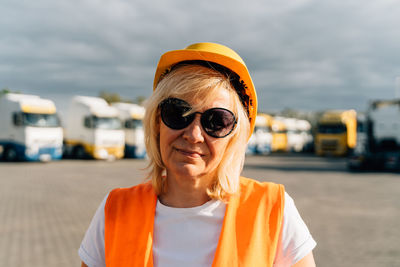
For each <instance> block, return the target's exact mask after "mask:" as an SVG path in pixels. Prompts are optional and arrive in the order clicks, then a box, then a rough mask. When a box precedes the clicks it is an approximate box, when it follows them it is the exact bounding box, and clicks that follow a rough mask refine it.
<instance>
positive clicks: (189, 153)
mask: <svg viewBox="0 0 400 267" xmlns="http://www.w3.org/2000/svg"><path fill="white" fill-rule="evenodd" d="M176 150H177V151H178V152H179V153H181V154H183V155H185V156H188V157H193V158H199V157H202V156H204V155H203V154H202V153H200V152H197V151H192V150H186V149H179V148H176Z"/></svg>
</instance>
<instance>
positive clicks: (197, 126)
mask: <svg viewBox="0 0 400 267" xmlns="http://www.w3.org/2000/svg"><path fill="white" fill-rule="evenodd" d="M183 137H184V138H185V139H186V140H188V141H189V142H191V143H200V142H204V135H203V129H202V127H201V123H200V114H196V117H195V119H194V120H193V122H192V123H191V124H190V125H189V126H188V127H186V128H185V129H184V131H183Z"/></svg>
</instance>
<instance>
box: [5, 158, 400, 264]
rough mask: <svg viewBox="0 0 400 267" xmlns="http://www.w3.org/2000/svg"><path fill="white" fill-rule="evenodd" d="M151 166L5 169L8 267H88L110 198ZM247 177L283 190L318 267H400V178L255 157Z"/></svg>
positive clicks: (334, 162) (340, 164) (313, 161)
mask: <svg viewBox="0 0 400 267" xmlns="http://www.w3.org/2000/svg"><path fill="white" fill-rule="evenodd" d="M145 167H146V163H145V161H143V160H121V161H116V162H102V161H73V160H71V161H59V162H50V163H47V164H41V163H0V266H43V267H47V266H80V260H79V258H78V255H77V249H78V247H79V245H80V242H81V239H82V237H83V235H84V232H85V230H86V228H87V227H88V225H89V222H90V220H91V217H92V216H93V214H94V212H95V210H96V208H97V206H98V205H99V204H100V202H101V200H102V199H103V197H104V196H105V195H106V194H107V192H108V191H109V190H111V189H112V188H115V187H124V186H130V185H134V184H137V183H139V182H140V181H142V180H143V178H144V177H145V173H146V172H145V170H144V168H145ZM244 175H245V176H248V177H253V178H256V179H259V180H265V181H267V180H268V181H274V182H279V183H283V184H285V186H286V190H287V191H288V192H289V194H290V195H291V196H292V197H293V198H294V199H295V202H296V205H297V207H298V209H299V210H300V212H301V214H302V216H303V219H304V220H305V221H306V223H307V224H308V226H309V228H310V231H311V232H312V234H313V236H314V238H315V239H316V240H317V242H318V246H317V248H316V250H315V251H314V254H315V258H316V261H317V265H318V266H328V267H329V266H352V267H354V266H355V267H357V266H363V267H365V266H400V246H399V240H400V230H399V222H400V197H399V196H400V175H399V174H395V173H349V172H347V170H346V168H345V162H344V161H343V160H342V159H321V158H317V157H312V156H305V157H298V156H296V157H293V156H270V157H249V158H248V159H247V160H246V166H245V170H244Z"/></svg>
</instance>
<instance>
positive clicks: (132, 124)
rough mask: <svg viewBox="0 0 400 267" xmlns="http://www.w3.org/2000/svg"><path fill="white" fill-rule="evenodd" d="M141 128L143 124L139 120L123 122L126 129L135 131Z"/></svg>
mask: <svg viewBox="0 0 400 267" xmlns="http://www.w3.org/2000/svg"><path fill="white" fill-rule="evenodd" d="M141 127H143V123H142V121H141V120H137V119H129V120H126V121H125V128H126V129H137V128H141Z"/></svg>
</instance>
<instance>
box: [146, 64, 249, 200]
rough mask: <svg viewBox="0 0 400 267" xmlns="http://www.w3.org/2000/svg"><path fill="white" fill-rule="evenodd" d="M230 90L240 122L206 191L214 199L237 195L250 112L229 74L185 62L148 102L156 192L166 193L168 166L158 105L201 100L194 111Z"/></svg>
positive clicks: (149, 144) (149, 145) (149, 151)
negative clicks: (162, 150) (173, 99)
mask: <svg viewBox="0 0 400 267" xmlns="http://www.w3.org/2000/svg"><path fill="white" fill-rule="evenodd" d="M221 89H222V90H227V91H228V92H229V93H230V96H231V100H232V101H233V102H232V106H233V110H232V112H233V113H234V114H235V116H236V118H237V124H236V127H235V129H234V130H233V132H232V133H231V134H230V135H228V136H227V137H225V138H230V140H229V142H228V145H227V147H226V150H225V154H224V156H223V157H222V160H221V162H220V163H219V165H218V166H217V170H216V177H215V178H216V179H215V180H214V182H213V183H212V185H211V186H210V187H209V188H208V190H207V194H208V195H209V197H210V198H212V199H220V200H224V199H225V197H226V196H227V195H232V194H235V193H236V192H237V191H238V188H239V176H240V173H241V172H242V169H243V164H244V158H245V151H246V143H247V139H248V135H249V132H250V123H249V119H248V116H247V112H246V110H245V109H244V107H243V105H242V104H241V100H240V98H239V96H238V94H237V93H236V91H235V89H234V88H233V87H232V85H231V83H230V82H229V77H227V76H225V75H223V74H222V73H220V72H218V71H216V70H213V69H211V68H208V67H203V66H199V65H182V66H179V67H178V68H176V69H174V70H172V71H171V72H169V73H168V74H167V75H165V77H163V79H162V80H161V81H160V82H159V83H158V85H157V87H156V89H155V90H154V92H153V94H152V96H151V97H150V98H149V99H148V100H147V101H146V113H145V116H144V119H143V126H144V131H145V144H146V149H147V154H148V157H149V160H150V163H149V165H148V169H149V170H150V171H149V174H148V177H147V178H149V179H151V181H152V184H153V187H154V189H155V191H156V194H157V195H159V194H162V193H164V192H166V190H167V188H166V184H165V179H164V178H163V173H164V171H165V166H164V164H163V162H162V159H161V153H160V144H159V140H160V110H159V104H160V102H161V101H162V100H164V99H166V98H169V97H176V98H183V99H202V101H198V102H199V104H197V105H196V106H193V108H194V110H199V109H201V108H202V105H204V103H207V102H208V99H209V98H211V97H212V96H213V95H214V94H213V92H214V91H216V90H221Z"/></svg>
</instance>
